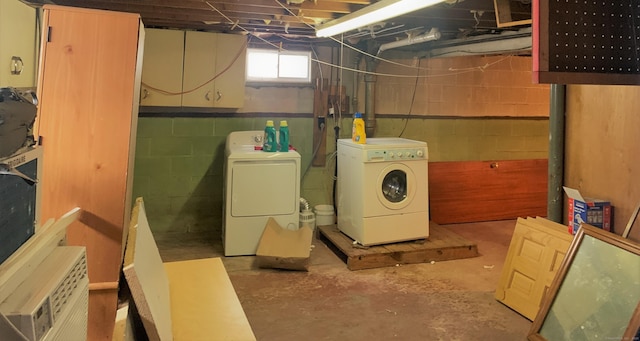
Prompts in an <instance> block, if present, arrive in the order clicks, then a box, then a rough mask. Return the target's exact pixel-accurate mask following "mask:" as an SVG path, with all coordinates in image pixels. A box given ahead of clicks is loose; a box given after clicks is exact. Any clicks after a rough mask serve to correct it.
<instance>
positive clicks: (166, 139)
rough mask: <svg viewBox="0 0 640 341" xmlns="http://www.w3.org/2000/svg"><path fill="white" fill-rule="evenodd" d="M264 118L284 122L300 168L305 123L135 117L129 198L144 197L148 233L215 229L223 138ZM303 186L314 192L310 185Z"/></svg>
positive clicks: (305, 148) (305, 158) (307, 154)
mask: <svg viewBox="0 0 640 341" xmlns="http://www.w3.org/2000/svg"><path fill="white" fill-rule="evenodd" d="M267 119H273V120H276V121H280V120H281V119H286V120H287V123H288V124H289V127H290V130H291V143H292V144H293V145H294V146H295V147H296V149H297V150H298V152H300V154H301V156H302V160H301V162H302V165H303V167H304V166H305V165H307V164H309V162H310V161H311V153H312V152H311V143H309V142H307V141H308V140H307V137H308V136H311V134H312V132H311V129H312V127H311V121H312V120H310V119H304V118H283V117H278V116H269V117H246V118H221V117H217V118H214V117H203V118H200V117H171V118H165V117H153V118H150V117H142V118H140V119H139V120H138V137H137V146H136V158H135V168H134V183H133V196H134V198H136V197H139V196H141V197H143V198H144V200H145V206H146V209H147V214H148V218H149V221H150V225H151V228H152V229H153V231H154V232H167V231H171V232H193V231H206V230H211V229H212V228H214V227H215V228H219V227H220V226H221V224H222V192H223V188H224V177H223V166H224V147H225V140H226V137H227V135H228V134H229V133H230V132H232V131H242V130H263V129H264V125H265V123H266V120H267ZM303 170H304V169H303ZM315 173H317V172H315ZM313 176H314V177H315V176H317V175H313ZM318 182H319V183H321V182H320V181H318ZM320 187H322V186H320ZM309 188H310V189H311V190H314V189H316V188H315V187H314V186H313V185H312V186H311V187H309Z"/></svg>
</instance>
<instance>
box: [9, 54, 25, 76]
mask: <svg viewBox="0 0 640 341" xmlns="http://www.w3.org/2000/svg"><path fill="white" fill-rule="evenodd" d="M22 69H24V63H23V62H22V58H20V57H17V56H12V57H11V74H12V75H19V74H21V73H22Z"/></svg>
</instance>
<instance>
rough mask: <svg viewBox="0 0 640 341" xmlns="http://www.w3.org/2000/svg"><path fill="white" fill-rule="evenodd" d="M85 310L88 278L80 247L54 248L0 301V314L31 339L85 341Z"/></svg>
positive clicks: (86, 309)
mask: <svg viewBox="0 0 640 341" xmlns="http://www.w3.org/2000/svg"><path fill="white" fill-rule="evenodd" d="M88 309H89V278H88V276H87V258H86V253H85V248H84V247H82V246H59V247H56V248H55V249H53V251H52V252H51V254H50V255H49V256H48V257H47V258H45V260H43V261H42V262H41V263H40V264H39V265H38V266H37V267H35V268H34V270H33V272H32V273H31V275H30V276H29V277H28V278H27V279H25V280H24V281H23V282H22V284H20V286H19V287H18V288H17V289H16V290H15V291H14V292H13V293H11V294H10V295H9V296H8V297H7V299H6V300H5V301H4V302H2V303H0V313H2V314H3V315H5V316H6V317H7V319H8V320H9V321H10V322H11V323H12V324H13V325H14V326H15V327H16V329H17V330H19V331H20V332H21V333H22V334H23V335H24V336H25V337H26V338H27V339H29V340H30V341H54V340H56V341H57V340H59V341H63V340H64V341H75V340H78V341H85V340H86V339H87V315H88Z"/></svg>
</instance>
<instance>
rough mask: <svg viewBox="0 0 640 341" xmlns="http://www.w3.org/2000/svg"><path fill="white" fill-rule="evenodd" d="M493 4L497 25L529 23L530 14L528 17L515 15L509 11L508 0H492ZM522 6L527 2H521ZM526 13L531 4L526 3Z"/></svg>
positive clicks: (506, 25)
mask: <svg viewBox="0 0 640 341" xmlns="http://www.w3.org/2000/svg"><path fill="white" fill-rule="evenodd" d="M493 5H494V8H495V10H496V24H497V26H498V27H511V26H519V25H530V24H531V15H529V16H528V17H526V16H522V15H520V16H519V17H517V16H516V15H514V14H515V13H512V11H511V1H510V0H493ZM521 5H522V6H525V5H527V4H524V3H521ZM528 6H529V8H528V10H529V11H528V13H529V14H530V13H531V7H530V6H531V4H528Z"/></svg>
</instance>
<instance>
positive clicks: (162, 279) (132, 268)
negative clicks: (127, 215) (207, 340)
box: [122, 198, 173, 341]
mask: <svg viewBox="0 0 640 341" xmlns="http://www.w3.org/2000/svg"><path fill="white" fill-rule="evenodd" d="M122 271H123V272H124V276H125V278H126V280H127V284H128V285H129V289H130V290H131V296H132V297H133V301H134V303H135V304H136V308H137V309H138V313H139V314H140V318H141V319H142V324H143V325H144V329H145V331H146V332H147V336H148V337H149V340H150V341H160V340H172V338H173V332H172V326H171V307H170V303H169V302H170V298H169V280H168V279H167V275H166V273H165V271H164V267H163V265H162V258H160V252H159V251H158V247H157V246H156V242H155V240H154V239H153V234H152V233H151V227H149V221H148V220H147V214H146V211H145V209H144V202H143V200H142V198H138V199H137V200H136V205H135V206H134V208H133V212H132V218H131V226H130V227H129V237H128V241H127V249H126V252H125V257H124V263H123V267H122Z"/></svg>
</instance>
